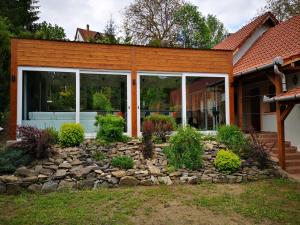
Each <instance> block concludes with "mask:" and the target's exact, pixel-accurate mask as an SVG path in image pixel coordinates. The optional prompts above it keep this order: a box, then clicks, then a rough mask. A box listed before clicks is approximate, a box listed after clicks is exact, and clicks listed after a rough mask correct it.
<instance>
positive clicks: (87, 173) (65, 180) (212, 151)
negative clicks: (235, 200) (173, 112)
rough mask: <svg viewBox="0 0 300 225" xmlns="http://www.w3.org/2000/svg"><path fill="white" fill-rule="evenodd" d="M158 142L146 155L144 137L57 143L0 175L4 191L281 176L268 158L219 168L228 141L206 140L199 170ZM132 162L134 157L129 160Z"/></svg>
mask: <svg viewBox="0 0 300 225" xmlns="http://www.w3.org/2000/svg"><path fill="white" fill-rule="evenodd" d="M167 145H168V144H157V145H155V148H154V151H153V157H152V159H144V156H143V153H142V149H143V147H142V143H141V142H140V141H139V140H132V141H129V142H127V143H114V144H110V145H102V144H100V143H99V142H97V141H94V140H87V141H85V142H84V143H83V144H81V145H80V146H79V147H72V148H59V147H58V146H56V147H55V149H54V153H52V155H51V156H50V157H49V158H48V159H43V160H36V161H34V162H32V163H31V164H30V165H28V166H27V167H20V168H18V169H17V170H16V172H15V173H14V174H13V175H2V176H0V193H18V192H20V191H22V190H24V189H27V190H29V191H33V192H40V191H41V192H51V191H56V190H62V189H82V188H101V187H118V186H123V185H130V186H135V185H159V184H164V185H172V184H196V183H199V182H213V183H240V182H248V181H255V180H259V179H266V178H270V177H275V176H279V175H280V174H279V172H278V170H277V166H276V165H274V164H272V163H271V162H270V163H269V166H268V168H267V169H263V170H260V169H258V167H257V165H256V164H255V163H248V162H246V161H244V160H242V165H241V167H240V169H238V170H237V171H236V172H234V173H233V174H230V175H226V174H225V173H222V172H219V171H218V170H217V169H216V168H215V166H214V160H215V157H216V154H217V152H218V151H219V150H220V149H224V148H225V146H224V145H222V144H219V143H218V142H216V141H205V142H204V155H203V167H202V168H201V169H199V170H188V169H184V168H183V169H178V170H175V169H174V168H172V167H170V166H169V165H168V160H167V158H166V156H165V154H164V153H163V148H164V147H165V146H167ZM117 156H128V157H131V158H132V159H133V162H134V163H133V168H131V169H121V168H117V167H113V166H112V164H111V161H112V159H113V158H115V157H117ZM129 164H130V163H129Z"/></svg>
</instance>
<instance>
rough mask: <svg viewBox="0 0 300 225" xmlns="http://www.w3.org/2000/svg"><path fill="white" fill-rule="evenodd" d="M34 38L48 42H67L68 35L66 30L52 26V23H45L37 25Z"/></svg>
mask: <svg viewBox="0 0 300 225" xmlns="http://www.w3.org/2000/svg"><path fill="white" fill-rule="evenodd" d="M34 38H37V39H46V40H65V39H66V33H65V31H64V28H62V27H60V26H58V25H57V24H55V25H52V24H51V23H47V22H46V21H44V22H42V23H40V24H38V25H37V28H36V32H35V33H34Z"/></svg>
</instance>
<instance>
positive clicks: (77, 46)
mask: <svg viewBox="0 0 300 225" xmlns="http://www.w3.org/2000/svg"><path fill="white" fill-rule="evenodd" d="M11 51H12V56H11V57H12V67H11V73H12V76H13V75H14V76H17V74H16V73H17V67H18V66H35V67H59V68H80V69H98V70H130V71H131V72H132V75H133V76H132V84H135V81H134V80H135V79H136V72H137V71H160V72H195V73H226V74H230V76H231V77H232V52H230V51H217V50H191V49H172V48H152V47H139V46H125V45H123V46H122V45H103V44H91V43H78V42H63V41H44V40H28V39H13V40H12V50H11ZM230 80H231V79H230ZM16 86H17V82H12V85H11V111H12V113H11V123H12V124H13V125H12V126H11V128H12V129H11V130H12V133H11V134H12V137H14V135H15V128H16V125H15V124H16V99H17V91H16V90H17V88H16ZM231 119H232V118H231ZM132 123H133V129H132V130H133V134H136V85H132Z"/></svg>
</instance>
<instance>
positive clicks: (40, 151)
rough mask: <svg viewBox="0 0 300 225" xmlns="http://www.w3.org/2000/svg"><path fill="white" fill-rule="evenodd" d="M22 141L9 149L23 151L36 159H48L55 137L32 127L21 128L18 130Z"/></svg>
mask: <svg viewBox="0 0 300 225" xmlns="http://www.w3.org/2000/svg"><path fill="white" fill-rule="evenodd" d="M17 133H18V137H19V138H20V141H18V142H16V143H14V144H11V145H10V146H9V147H11V148H18V149H22V150H24V151H25V152H28V153H29V154H31V155H34V156H35V157H36V158H38V159H40V158H47V157H48V156H49V153H50V150H51V147H52V144H53V142H54V141H53V137H52V136H51V135H50V134H49V133H48V132H46V131H44V130H40V129H38V128H36V127H31V126H20V127H18V128H17Z"/></svg>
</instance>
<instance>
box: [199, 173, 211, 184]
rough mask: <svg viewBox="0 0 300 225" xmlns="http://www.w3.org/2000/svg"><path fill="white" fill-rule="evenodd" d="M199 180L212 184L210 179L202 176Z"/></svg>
mask: <svg viewBox="0 0 300 225" xmlns="http://www.w3.org/2000/svg"><path fill="white" fill-rule="evenodd" d="M200 180H201V181H203V182H212V178H211V177H209V176H207V175H204V174H203V175H202V176H201V179H200Z"/></svg>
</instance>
